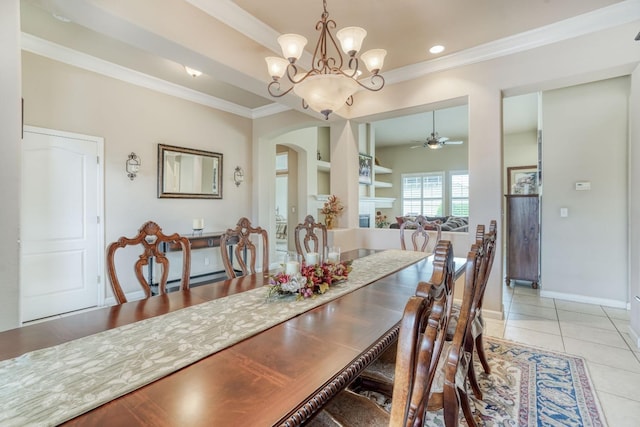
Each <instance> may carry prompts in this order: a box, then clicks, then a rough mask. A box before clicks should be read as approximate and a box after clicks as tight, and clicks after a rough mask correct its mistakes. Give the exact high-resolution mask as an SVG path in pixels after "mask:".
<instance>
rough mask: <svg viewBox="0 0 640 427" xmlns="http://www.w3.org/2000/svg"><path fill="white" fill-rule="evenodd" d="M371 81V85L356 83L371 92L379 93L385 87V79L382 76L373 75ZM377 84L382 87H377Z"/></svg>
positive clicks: (357, 81)
mask: <svg viewBox="0 0 640 427" xmlns="http://www.w3.org/2000/svg"><path fill="white" fill-rule="evenodd" d="M354 80H355V79H354ZM369 80H370V81H371V85H366V84H364V83H362V82H360V81H359V80H356V83H358V84H359V85H360V86H361V87H363V88H365V89H367V90H370V91H371V92H378V91H379V90H380V89H382V88H383V87H384V77H382V76H381V75H380V74H373V75H372V76H371V77H370V78H369ZM376 82H378V83H379V84H380V86H377V84H376Z"/></svg>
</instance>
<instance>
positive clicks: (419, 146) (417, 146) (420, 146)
mask: <svg viewBox="0 0 640 427" xmlns="http://www.w3.org/2000/svg"><path fill="white" fill-rule="evenodd" d="M422 147H424V145H414V146H413V147H409V148H410V149H413V148H422Z"/></svg>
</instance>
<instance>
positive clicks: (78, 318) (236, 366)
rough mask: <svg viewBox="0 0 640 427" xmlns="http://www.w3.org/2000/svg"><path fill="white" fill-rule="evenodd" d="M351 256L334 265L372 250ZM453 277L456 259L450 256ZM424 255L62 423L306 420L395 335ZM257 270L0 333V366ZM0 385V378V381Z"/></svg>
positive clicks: (204, 297) (425, 269)
mask: <svg viewBox="0 0 640 427" xmlns="http://www.w3.org/2000/svg"><path fill="white" fill-rule="evenodd" d="M373 252H374V251H371V250H363V249H361V250H355V251H349V252H345V253H343V254H342V259H343V260H345V259H355V258H359V257H363V256H366V255H369V254H371V253H373ZM455 261H456V272H457V275H458V276H459V275H460V274H461V273H462V272H463V270H464V263H465V261H466V260H465V259H461V258H456V260H455ZM432 269H433V267H432V257H429V258H426V259H423V260H421V261H419V262H417V263H415V264H412V265H410V266H408V267H405V268H402V269H400V270H399V271H396V272H394V273H391V274H389V275H387V276H386V277H382V278H380V279H379V280H376V281H374V282H373V283H371V284H369V285H367V286H364V287H361V288H359V289H357V290H355V291H353V292H351V293H347V294H345V295H343V296H341V297H339V298H337V299H335V300H333V301H330V302H328V303H325V304H323V305H320V306H318V307H316V308H314V309H311V310H310V311H307V312H305V313H303V314H301V315H298V316H296V317H294V318H291V319H289V320H287V321H284V322H282V323H279V324H277V325H276V326H274V327H271V328H269V329H267V330H265V331H263V332H260V333H258V334H256V335H254V336H251V337H250V338H247V339H245V340H243V341H241V342H239V343H236V344H234V345H232V346H230V347H228V348H225V349H223V350H221V351H218V352H216V353H214V354H212V355H210V356H208V357H205V358H204V359H201V360H199V361H198V362H195V363H193V364H191V365H189V366H187V367H185V368H182V369H180V370H178V371H176V372H174V373H172V374H170V375H168V376H165V377H163V378H161V379H159V380H157V381H154V382H152V383H150V384H148V385H146V386H143V387H141V388H139V389H137V390H135V391H133V392H130V393H128V394H126V395H124V396H121V397H119V398H116V399H114V400H111V401H109V402H108V403H106V404H104V405H102V406H99V407H97V408H95V409H93V410H91V411H89V412H86V413H84V414H82V415H80V416H77V417H76V418H73V419H71V420H70V421H68V422H66V423H65V425H70V426H102V425H109V426H186V425H188V426H273V425H278V426H280V425H282V426H294V425H301V424H302V423H303V422H304V421H305V420H307V419H309V418H310V417H312V416H313V414H314V413H315V412H316V411H317V410H319V409H320V408H321V407H322V405H323V404H324V403H326V402H327V401H328V400H329V399H331V398H332V397H333V396H334V395H335V394H336V393H338V392H339V391H340V390H342V389H344V387H346V386H347V384H349V382H351V381H352V380H353V379H355V378H356V377H357V376H358V374H359V373H360V372H361V371H362V370H363V369H364V368H366V366H367V365H368V364H369V363H370V362H371V361H373V360H374V359H375V358H376V357H377V356H378V355H380V354H381V353H382V352H384V350H385V349H386V348H388V347H389V346H390V345H391V344H393V342H394V341H395V340H396V339H397V335H398V328H399V321H400V319H401V317H402V312H403V310H404V306H405V303H406V301H407V299H408V298H409V297H410V296H411V295H413V294H414V292H415V289H416V285H417V284H418V283H419V282H420V281H427V280H429V278H430V276H431V272H432ZM266 276H267V275H266V274H263V273H258V274H254V275H249V276H245V277H240V278H237V279H233V280H226V281H223V282H218V283H213V284H208V285H203V286H198V287H194V288H191V289H190V290H186V291H179V292H173V293H169V294H166V295H160V296H155V297H152V298H149V299H146V300H140V301H132V302H128V303H125V304H121V305H117V306H112V307H104V308H100V309H96V310H92V311H87V312H83V313H79V314H74V315H70V316H66V317H62V318H59V319H54V320H50V321H46V322H42V323H37V324H33V325H29V326H24V327H21V328H17V329H13V330H9V331H5V332H2V333H0V360H5V359H10V358H14V357H17V356H20V355H22V354H24V353H27V352H30V351H33V350H37V349H42V348H46V347H50V346H54V345H58V344H61V343H64V342H68V341H71V340H75V339H78V338H82V337H86V336H89V335H92V334H97V333H100V332H102V331H106V330H109V329H112V328H118V327H120V326H123V325H129V324H132V323H134V322H138V321H141V320H143V319H148V318H152V317H156V316H161V315H164V314H166V313H170V312H174V311H177V310H181V309H183V308H186V307H190V306H194V305H197V304H201V303H205V302H207V301H212V300H215V299H218V298H223V297H226V296H228V295H232V294H237V293H241V292H245V291H248V290H251V289H255V288H257V287H261V286H264V285H265V284H266V283H267V277H266ZM0 380H1V379H0Z"/></svg>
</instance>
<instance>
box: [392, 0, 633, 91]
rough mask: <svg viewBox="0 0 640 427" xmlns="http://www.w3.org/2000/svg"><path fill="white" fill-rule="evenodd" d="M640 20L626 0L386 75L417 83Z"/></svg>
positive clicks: (631, 0) (398, 79) (630, 0)
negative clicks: (439, 73) (422, 79)
mask: <svg viewBox="0 0 640 427" xmlns="http://www.w3.org/2000/svg"><path fill="white" fill-rule="evenodd" d="M638 19H640V0H626V1H622V2H620V3H616V4H614V5H611V6H607V7H604V8H602V9H597V10H594V11H592V12H588V13H585V14H582V15H578V16H574V17H572V18H568V19H565V20H563V21H559V22H556V23H554V24H550V25H546V26H544V27H539V28H536V29H533V30H530V31H525V32H523V33H519V34H515V35H513V36H510V37H505V38H503V39H499V40H495V41H493V42H490V43H485V44H483V45H480V46H476V47H473V48H471V49H466V50H464V51H461V52H457V53H452V54H450V55H446V56H442V57H440V58H436V59H432V60H429V61H424V62H420V63H417V64H412V65H408V66H406V67H401V68H397V69H395V70H390V71H387V72H385V73H384V77H385V81H386V82H387V83H389V84H393V83H400V82H403V81H407V80H413V79H416V78H419V77H422V76H425V75H427V74H431V73H436V72H439V71H445V70H450V69H452V68H458V67H463V66H466V65H471V64H475V63H478V62H483V61H488V60H491V59H495V58H500V57H503V56H508V55H513V54H516V53H519V52H524V51H526V50H530V49H535V48H537V47H542V46H546V45H550V44H553V43H557V42H561V41H563V40H568V39H571V38H574V37H579V36H583V35H586V34H590V33H594V32H597V31H602V30H606V29H608V28H613V27H617V26H619V25H624V24H628V23H630V22H633V21H636V20H638Z"/></svg>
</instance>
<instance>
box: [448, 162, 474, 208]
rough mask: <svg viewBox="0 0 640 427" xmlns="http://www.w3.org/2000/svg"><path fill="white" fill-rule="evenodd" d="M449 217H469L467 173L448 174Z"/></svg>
mask: <svg viewBox="0 0 640 427" xmlns="http://www.w3.org/2000/svg"><path fill="white" fill-rule="evenodd" d="M450 176H451V180H450V183H451V184H450V185H451V189H450V194H451V215H453V216H469V173H468V172H466V171H464V172H451V173H450Z"/></svg>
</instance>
